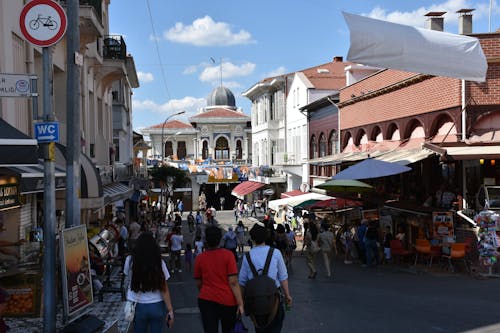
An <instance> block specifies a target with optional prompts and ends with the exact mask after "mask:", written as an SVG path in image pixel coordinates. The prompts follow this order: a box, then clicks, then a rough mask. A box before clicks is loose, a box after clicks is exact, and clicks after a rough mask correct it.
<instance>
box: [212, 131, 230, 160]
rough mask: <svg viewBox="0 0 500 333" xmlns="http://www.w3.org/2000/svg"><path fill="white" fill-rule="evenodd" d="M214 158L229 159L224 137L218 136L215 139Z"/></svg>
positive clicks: (227, 145) (227, 146)
mask: <svg viewBox="0 0 500 333" xmlns="http://www.w3.org/2000/svg"><path fill="white" fill-rule="evenodd" d="M215 159H216V160H228V159H229V144H228V142H227V139H226V138H225V137H222V136H221V137H220V138H218V139H217V141H215Z"/></svg>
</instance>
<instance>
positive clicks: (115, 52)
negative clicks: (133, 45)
mask: <svg viewBox="0 0 500 333" xmlns="http://www.w3.org/2000/svg"><path fill="white" fill-rule="evenodd" d="M103 57H104V59H115V60H126V59H127V45H126V44H125V40H124V39H123V37H122V36H119V35H108V36H104V48H103Z"/></svg>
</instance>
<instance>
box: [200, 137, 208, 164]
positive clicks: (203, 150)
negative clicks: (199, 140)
mask: <svg viewBox="0 0 500 333" xmlns="http://www.w3.org/2000/svg"><path fill="white" fill-rule="evenodd" d="M201 158H202V159H204V160H206V159H207V158H208V141H207V140H203V147H202V148H201Z"/></svg>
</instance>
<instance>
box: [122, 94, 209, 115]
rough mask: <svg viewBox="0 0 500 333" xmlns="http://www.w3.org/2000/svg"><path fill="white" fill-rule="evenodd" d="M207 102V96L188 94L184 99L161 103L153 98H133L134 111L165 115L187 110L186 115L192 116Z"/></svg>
mask: <svg viewBox="0 0 500 333" xmlns="http://www.w3.org/2000/svg"><path fill="white" fill-rule="evenodd" d="M206 103H207V101H206V99H205V98H196V97H192V96H186V97H184V98H182V99H171V100H169V101H168V102H166V103H163V104H159V103H157V102H155V101H152V100H137V99H133V100H132V106H133V110H134V112H138V111H139V112H141V111H142V112H145V113H148V112H153V113H156V114H158V115H162V116H164V117H167V116H168V115H169V114H172V113H175V112H179V111H183V110H184V111H186V116H190V115H193V114H195V113H196V112H197V111H198V109H199V108H200V107H204V106H206ZM183 116H184V115H183Z"/></svg>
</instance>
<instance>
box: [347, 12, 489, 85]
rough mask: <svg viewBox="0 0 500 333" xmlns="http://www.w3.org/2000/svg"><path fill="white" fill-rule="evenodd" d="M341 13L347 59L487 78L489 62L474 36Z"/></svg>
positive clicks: (402, 68)
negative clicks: (347, 44) (347, 43)
mask: <svg viewBox="0 0 500 333" xmlns="http://www.w3.org/2000/svg"><path fill="white" fill-rule="evenodd" d="M342 14H343V15H344V18H345V20H346V22H347V25H348V27H349V30H350V36H351V45H350V47H349V53H348V55H347V60H349V61H352V62H356V63H359V64H364V65H370V66H376V67H381V68H392V69H397V70H403V71H407V72H414V73H423V74H430V75H437V76H445V77H452V78H457V79H463V80H470V81H478V82H484V81H485V80H486V71H487V70H488V64H487V62H486V57H485V56H484V53H483V49H482V48H481V44H480V43H479V40H478V39H477V38H475V37H469V36H464V35H456V34H451V33H446V32H442V31H435V30H429V29H422V28H415V27H411V26H407V25H403V24H397V23H390V22H386V21H381V20H376V19H371V18H368V17H364V16H359V15H354V14H350V13H346V12H342Z"/></svg>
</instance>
